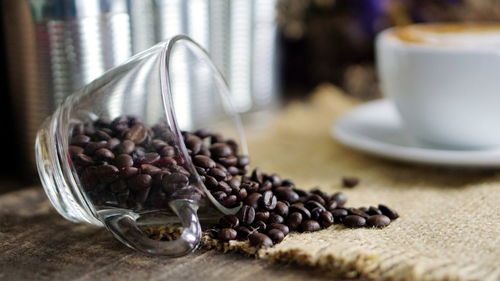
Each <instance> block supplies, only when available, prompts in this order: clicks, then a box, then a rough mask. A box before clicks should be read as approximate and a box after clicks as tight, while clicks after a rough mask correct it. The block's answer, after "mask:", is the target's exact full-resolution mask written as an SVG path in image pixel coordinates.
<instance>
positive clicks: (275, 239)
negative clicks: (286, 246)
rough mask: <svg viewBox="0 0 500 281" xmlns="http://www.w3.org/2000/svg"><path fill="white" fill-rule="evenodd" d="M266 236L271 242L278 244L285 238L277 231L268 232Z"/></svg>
mask: <svg viewBox="0 0 500 281" xmlns="http://www.w3.org/2000/svg"><path fill="white" fill-rule="evenodd" d="M267 236H269V238H271V240H272V241H273V242H274V243H279V242H281V241H283V239H284V238H285V234H283V232H281V231H280V230H279V229H271V230H269V231H268V232H267Z"/></svg>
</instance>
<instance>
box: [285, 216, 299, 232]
mask: <svg viewBox="0 0 500 281" xmlns="http://www.w3.org/2000/svg"><path fill="white" fill-rule="evenodd" d="M301 223H302V214H301V213H299V212H294V213H290V215H289V216H288V218H287V219H286V225H288V227H289V228H290V230H296V229H298V228H299V226H300V224H301Z"/></svg>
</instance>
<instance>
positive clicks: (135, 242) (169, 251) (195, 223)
mask: <svg viewBox="0 0 500 281" xmlns="http://www.w3.org/2000/svg"><path fill="white" fill-rule="evenodd" d="M169 205H170V208H171V209H172V210H173V211H174V212H175V213H176V214H177V216H178V218H179V220H180V222H181V224H182V226H183V228H184V230H183V232H182V234H181V236H180V237H179V238H178V239H175V240H171V241H158V240H153V239H151V238H149V237H148V236H147V235H146V234H145V233H144V232H143V231H142V230H141V229H140V228H139V227H138V226H137V222H136V220H137V219H138V218H139V215H137V214H135V213H129V212H127V213H120V214H117V215H111V216H106V218H105V219H104V223H105V225H106V227H107V228H108V229H109V230H110V231H111V232H112V233H113V235H114V236H115V237H116V238H117V239H118V240H120V241H121V242H122V243H124V244H126V245H127V246H129V247H131V248H133V249H136V250H139V251H141V252H144V253H147V254H153V255H164V256H168V257H178V256H183V255H186V254H188V253H190V252H192V251H193V250H195V249H196V247H197V246H198V244H199V242H200V240H201V233H202V232H201V226H200V221H199V218H198V215H197V213H196V211H197V210H198V205H197V204H196V202H194V201H191V200H182V199H179V200H172V201H170V202H169Z"/></svg>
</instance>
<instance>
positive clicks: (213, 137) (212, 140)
mask: <svg viewBox="0 0 500 281" xmlns="http://www.w3.org/2000/svg"><path fill="white" fill-rule="evenodd" d="M223 141H224V138H223V137H222V135H221V134H217V133H214V134H212V135H211V136H210V143H211V144H215V143H219V142H223Z"/></svg>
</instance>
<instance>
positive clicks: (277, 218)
mask: <svg viewBox="0 0 500 281" xmlns="http://www.w3.org/2000/svg"><path fill="white" fill-rule="evenodd" d="M284 221H285V219H284V218H283V217H282V216H280V215H278V214H274V213H271V214H270V215H269V219H268V221H267V222H268V223H283V222H284Z"/></svg>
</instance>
